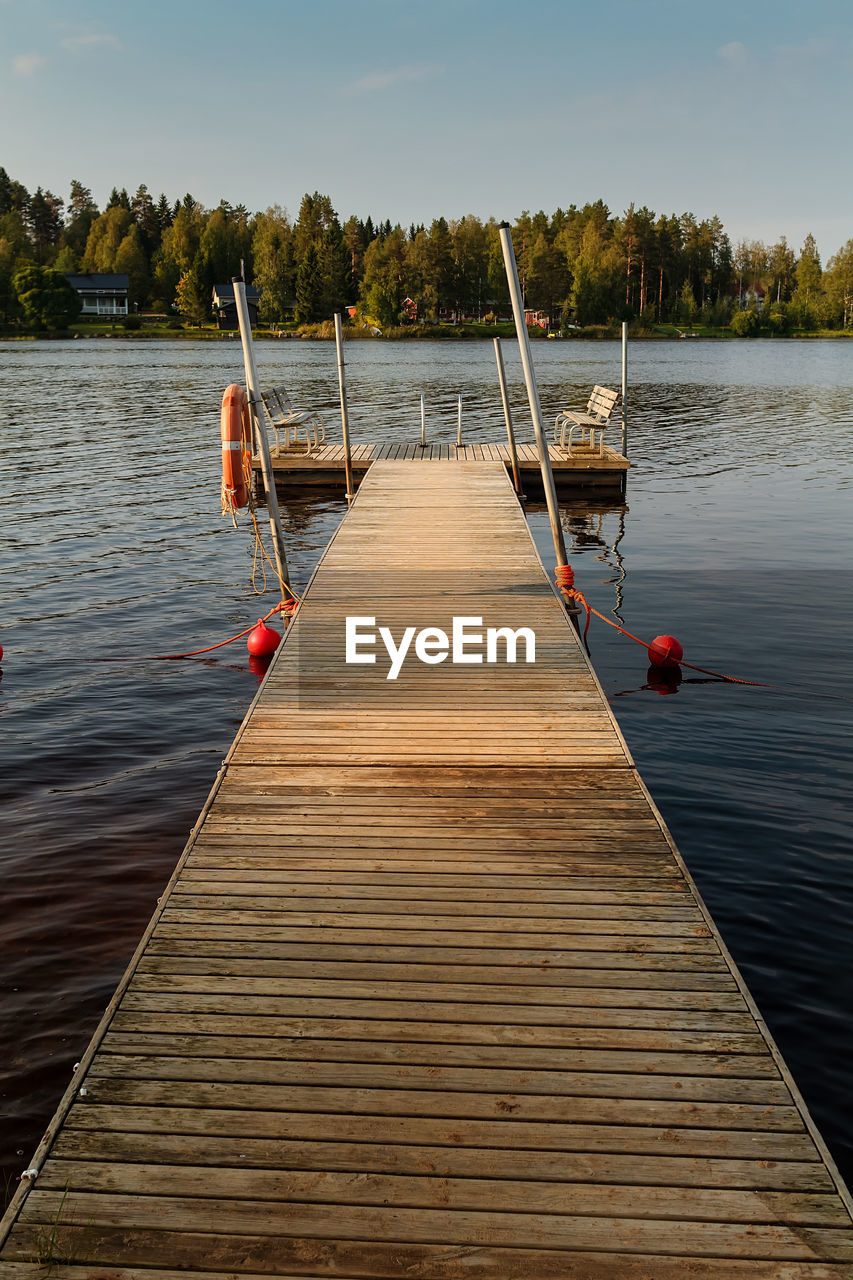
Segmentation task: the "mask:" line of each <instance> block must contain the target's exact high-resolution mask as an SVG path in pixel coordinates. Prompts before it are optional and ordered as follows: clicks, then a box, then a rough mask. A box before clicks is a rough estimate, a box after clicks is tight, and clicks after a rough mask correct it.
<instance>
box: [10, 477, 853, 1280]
mask: <svg viewBox="0 0 853 1280" xmlns="http://www.w3.org/2000/svg"><path fill="white" fill-rule="evenodd" d="M354 615H358V616H360V617H375V619H376V625H377V626H382V625H384V626H387V627H389V628H390V630H391V632H392V633H393V636H394V637H395V639H399V636H400V634H401V633H402V631H403V628H404V626H416V627H427V626H430V627H439V628H443V629H445V630H447V631H450V628H451V619H452V618H453V617H462V616H464V617H469V618H470V617H477V618H482V619H483V620H484V626H486V627H489V626H494V627H501V626H512V627H513V628H517V627H520V626H522V625H523V626H526V627H528V628H531V629H532V630H534V631H535V635H536V661H535V663H527V662H523V661H519V662H517V663H516V664H514V665H512V664H508V663H504V662H497V663H492V664H486V663H481V664H464V665H463V664H451V663H450V661H444V662H442V663H440V664H437V665H427V664H426V663H423V662H421V661H419V660H418V659H417V657H412V658H411V660H407V661H406V662H405V663H404V664H403V666H402V668H401V671H400V674H399V677H398V679H397V680H389V679H387V671H388V662H387V660H386V658H385V654H384V649H383V648H382V646H381V645H377V647H376V650H375V651H376V653H377V656H378V659H379V660H378V661H377V663H376V664H375V665H372V666H371V665H366V664H360V665H346V664H345V663H344V661H343V658H344V618H345V617H348V616H354ZM471 625H473V624H471ZM424 652H427V650H424ZM34 1163H35V1166H36V1167H38V1166H40V1172H39V1174H38V1177H37V1179H36V1180H35V1181H34V1182H33V1183H32V1184H31V1189H30V1190H29V1191H28V1193H24V1192H23V1191H22V1192H20V1193H19V1194H18V1196H17V1197H16V1199H15V1201H14V1202H13V1205H12V1208H11V1211H10V1213H9V1215H7V1219H6V1231H7V1234H6V1235H5V1236H2V1235H0V1239H3V1240H4V1243H3V1244H2V1248H0V1280H35V1277H37V1276H43V1275H45V1274H50V1275H51V1276H52V1277H55V1278H56V1280H63V1278H65V1280H72V1277H73V1280H84V1278H86V1280H96V1278H97V1280H177V1277H178V1276H182V1277H187V1276H189V1277H194V1278H195V1280H202V1277H204V1280H225V1277H229V1278H230V1280H234V1278H235V1277H241V1278H250V1277H251V1278H254V1280H258V1278H259V1277H261V1276H266V1277H268V1276H277V1277H280V1278H282V1277H284V1278H287V1280H295V1278H296V1277H315V1278H316V1277H323V1278H326V1280H328V1278H331V1277H334V1278H335V1280H370V1278H373V1280H380V1278H381V1280H404V1278H406V1280H411V1278H415V1280H459V1278H460V1277H464V1278H465V1280H569V1278H570V1277H571V1280H685V1278H686V1277H690V1278H691V1280H695V1278H696V1277H702V1278H704V1280H735V1278H737V1280H841V1278H842V1277H847V1278H849V1277H850V1276H851V1275H853V1221H852V1220H851V1215H850V1200H849V1196H848V1195H847V1193H846V1191H845V1190H844V1188H843V1186H842V1185H841V1184H840V1182H839V1181H838V1179H837V1175H836V1174H835V1171H834V1169H833V1166H832V1164H831V1161H830V1159H829V1157H828V1154H827V1152H826V1150H825V1148H824V1146H823V1144H822V1141H821V1139H820V1137H819V1136H818V1135H817V1134H816V1132H815V1130H814V1127H813V1125H812V1122H811V1121H810V1119H809V1118H808V1116H807V1114H806V1113H805V1110H804V1107H803V1104H802V1102H801V1100H800V1098H799V1095H798V1094H797V1092H796V1089H795V1087H794V1085H793V1082H792V1081H791V1078H790V1075H789V1073H788V1071H787V1069H786V1068H785V1066H784V1063H783V1062H782V1061H781V1059H780V1057H779V1055H778V1052H777V1051H776V1049H775V1048H774V1046H773V1045H772V1043H771V1042H770V1041H769V1039H768V1036H767V1033H766V1030H765V1028H764V1026H763V1024H762V1022H761V1019H760V1017H759V1016H758V1014H757V1011H756V1009H755V1007H754V1005H753V1003H752V1001H751V998H750V996H749V994H748V992H747V990H746V988H745V986H744V984H743V981H742V979H741V978H740V977H739V975H738V974H737V972H736V970H735V968H734V966H733V963H732V961H731V959H730V957H729V956H728V954H727V952H726V950H725V947H724V946H723V944H722V942H721V940H720V938H719V935H718V934H717V931H716V929H715V927H714V925H713V922H712V921H711V919H710V918H709V916H708V914H707V912H706V911H705V909H704V907H703V906H702V903H701V902H700V901H699V899H698V897H697V894H696V890H695V888H694V886H693V884H692V881H691V880H690V878H689V875H688V874H687V873H686V871H685V868H684V866H683V863H682V861H681V859H680V857H679V855H678V853H677V850H676V849H675V847H674V845H673V843H672V840H671V838H670V836H669V835H668V833H667V831H666V829H665V827H664V826H663V823H662V820H661V818H660V815H659V814H658V812H657V810H656V809H655V807H654V805H653V803H652V802H651V800H650V798H649V796H648V794H647V792H646V791H645V789H644V787H643V784H642V782H641V781H640V779H639V777H638V775H637V773H636V770H635V769H634V767H633V765H632V762H631V759H630V756H629V754H628V752H627V749H626V747H625V744H624V742H623V740H622V737H621V735H620V733H619V730H618V727H617V726H616V723H615V721H614V719H613V717H612V715H611V713H610V710H609V708H608V705H607V703H606V701H605V699H604V698H603V696H602V693H601V691H600V688H599V686H598V684H597V681H596V679H595V676H594V674H593V672H592V670H591V668H590V666H589V664H588V662H587V660H586V657H585V655H584V653H583V652H582V649H581V647H580V645H579V643H578V641H577V639H576V636H575V633H574V631H573V630H572V627H571V625H570V624H569V622H568V620H567V618H566V614H565V611H564V609H563V607H562V604H561V602H560V601H559V599H558V598H557V597H556V596H555V594H554V592H553V590H552V588H551V585H550V583H549V581H548V579H547V578H546V576H545V574H544V573H543V571H542V568H541V565H540V563H539V560H538V558H537V556H536V553H535V550H534V547H533V544H532V541H531V538H530V536H529V533H528V530H527V526H526V523H525V520H524V516H523V514H522V512H521V510H520V508H519V506H518V504H517V503H516V501H515V498H514V496H513V494H512V490H511V487H510V485H509V482H508V480H507V477H506V473H505V469H504V467H503V466H502V465H499V464H498V463H497V462H486V461H480V462H470V463H459V464H453V465H450V464H449V463H443V464H437V465H435V466H433V467H429V468H425V467H423V466H422V465H420V464H414V463H411V462H405V461H402V462H393V461H388V462H379V463H377V464H376V465H374V466H373V467H372V469H371V470H370V472H369V473H368V475H367V477H366V479H365V481H364V483H363V484H362V487H361V489H360V492H359V495H358V497H357V499H356V501H355V503H354V504H353V506H352V508H351V509H350V511H349V512H348V514H347V515H346V517H345V519H344V520H343V523H342V525H341V527H340V529H339V531H338V532H337V534H336V535H335V537H334V539H333V540H332V542H331V544H330V546H329V548H328V550H327V551H326V554H325V556H324V557H323V560H322V561H321V563H320V565H319V567H318V569H317V571H316V573H315V575H314V578H313V579H312V582H311V585H310V589H309V591H308V593H307V599H306V603H305V604H304V605H303V607H302V609H301V610H300V612H299V614H298V615H297V619H296V621H295V623H294V625H293V626H292V627H291V629H290V631H289V633H288V635H287V639H286V642H285V643H284V644H283V645H282V646H281V647H280V649H279V653H278V655H277V657H276V659H275V662H274V664H273V667H272V668H271V670H270V672H269V675H268V677H267V679H266V680H265V682H264V684H263V685H262V687H261V689H260V691H259V694H258V697H257V698H256V700H255V702H254V703H253V705H252V706H251V708H250V710H249V712H248V714H247V716H246V719H245V721H244V723H243V725H242V727H241V729H240V731H239V733H238V734H237V738H236V740H235V742H234V744H233V746H232V748H231V750H230V752H229V754H228V756H227V758H226V761H225V764H224V765H223V768H222V770H221V771H220V774H219V776H218V778H217V781H216V784H215V786H214V789H213V792H212V794H211V797H210V799H209V801H208V803H207V805H206V806H205V810H204V812H203V813H202V816H201V818H200V819H199V822H198V824H197V826H196V828H195V829H194V831H193V833H192V834H191V837H190V841H189V844H188V846H187V848H186V850H185V852H184V854H183V856H182V858H181V861H180V863H179V865H178V868H177V870H176V872H175V875H174V877H173V879H172V880H171V882H170V884H169V887H168V889H167V891H166V892H165V894H164V896H163V898H162V900H161V903H160V905H159V907H158V909H157V912H156V913H155V916H154V918H153V920H152V922H151V925H150V926H149V929H148V930H147V932H146V934H145V937H144V938H143V940H142V943H141V944H140V947H139V949H138V951H137V953H136V955H135V956H134V959H133V961H132V963H131V965H130V968H129V970H128V973H127V975H126V976H125V978H124V979H123V980H122V983H121V984H120V986H119V989H118V991H117V993H116V996H115V998H114V1000H113V1002H112V1004H111V1006H110V1008H109V1010H108V1011H107V1014H106V1016H105V1019H104V1022H103V1024H102V1026H101V1028H100V1029H99V1031H98V1032H97V1034H96V1036H95V1039H94V1041H93V1043H92V1045H91V1047H90V1049H89V1050H88V1051H87V1053H86V1055H85V1057H84V1059H83V1061H82V1063H81V1067H80V1070H79V1071H78V1072H77V1074H76V1076H75V1077H74V1081H73V1087H72V1088H71V1089H69V1092H68V1093H67V1095H66V1097H65V1098H64V1099H63V1102H62V1104H61V1105H60V1110H59V1112H58V1115H57V1117H56V1119H55V1121H54V1122H53V1123H52V1125H51V1126H50V1129H49V1132H48V1134H47V1136H46V1138H45V1141H44V1143H43V1144H42V1147H41V1148H40V1149H39V1151H38V1152H37V1155H36V1158H35V1162H34ZM48 1259H51V1260H52V1261H51V1262H50V1265H49V1270H48V1271H46V1270H45V1269H44V1266H42V1265H40V1263H46V1262H47V1260H48Z"/></svg>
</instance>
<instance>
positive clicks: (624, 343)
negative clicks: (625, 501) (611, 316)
mask: <svg viewBox="0 0 853 1280" xmlns="http://www.w3.org/2000/svg"><path fill="white" fill-rule="evenodd" d="M622 457H623V458H627V457H628V321H627V320H623V321H622Z"/></svg>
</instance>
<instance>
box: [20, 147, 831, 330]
mask: <svg viewBox="0 0 853 1280" xmlns="http://www.w3.org/2000/svg"><path fill="white" fill-rule="evenodd" d="M512 236H513V243H514V245H515V253H516V258H517V262H518V268H519V275H520V278H521V284H522V290H523V294H524V299H525V305H526V306H527V307H528V308H530V309H537V310H541V311H542V312H543V313H546V314H547V315H548V316H550V317H551V320H552V323H553V324H554V325H562V326H563V328H564V329H565V330H570V329H574V328H575V327H576V326H580V327H587V326H609V325H612V324H614V323H618V322H621V321H622V320H628V321H629V322H631V323H632V325H634V326H635V327H636V328H637V329H639V330H640V331H642V329H644V328H646V329H653V328H654V327H655V326H659V325H667V324H670V325H671V324H675V325H678V326H683V327H688V326H691V327H692V326H696V325H705V326H714V327H717V328H720V329H722V328H724V327H725V328H728V330H729V331H730V332H732V333H735V334H738V335H742V336H750V335H755V334H761V333H768V334H777V335H782V334H786V333H792V332H812V331H822V330H844V329H851V328H853V240H848V241H847V243H846V244H845V245H843V246H842V247H841V248H839V249H838V251H837V253H835V254H834V255H833V256H832V257H830V258H829V260H828V261H827V262H826V263H825V264H822V263H821V260H820V256H819V254H818V251H817V247H816V245H815V241H814V238H813V237H812V236H811V235H808V236H806V239H805V241H804V243H803V244H802V246H801V247H800V248H799V250H796V249H794V248H793V247H792V246H790V245H789V244H788V243H787V241H786V239H785V237H784V236H782V237H781V238H780V240H779V241H778V243H776V244H772V245H768V244H764V243H763V242H761V241H760V240H748V241H747V240H743V241H741V242H739V243H738V244H736V245H732V243H731V240H730V238H729V236H728V235H727V234H726V231H725V229H724V227H723V224H722V222H721V221H720V219H719V218H718V217H716V216H713V217H710V218H704V219H698V218H697V217H696V216H695V215H694V214H692V213H682V214H655V213H654V212H653V211H652V210H650V209H647V208H645V207H642V208H636V207H635V206H634V205H633V204H632V205H630V206H629V207H628V208H627V209H626V210H624V211H623V212H622V213H621V214H615V213H612V212H611V210H610V209H608V207H607V205H606V204H605V203H604V202H603V201H602V200H597V201H595V203H593V204H585V205H584V206H583V207H582V208H578V207H577V206H576V205H574V204H571V205H569V207H568V208H567V209H556V210H555V211H554V212H553V213H551V214H546V213H544V212H542V211H540V212H538V213H533V214H531V213H529V212H524V213H522V214H520V215H519V216H518V217H517V218H516V219H515V222H514V223H513V224H512ZM241 262H242V263H243V264H244V267H245V278H246V280H247V281H248V282H249V283H253V284H254V285H255V286H256V287H257V288H258V289H259V290H260V291H261V307H260V319H261V321H262V322H264V323H267V324H270V325H280V324H283V323H285V322H286V321H295V322H296V323H297V324H303V325H305V324H311V323H314V322H318V321H323V320H328V319H329V318H330V317H331V315H332V314H333V313H334V312H335V311H339V310H342V309H343V308H345V307H353V306H355V307H356V308H357V309H358V318H359V320H362V321H364V320H367V319H369V320H370V321H371V322H372V323H375V324H378V325H382V326H397V325H401V324H405V323H407V322H409V323H411V322H412V321H413V319H414V318H415V317H416V318H417V321H418V322H422V323H437V322H439V321H441V320H448V319H463V318H464V319H470V320H473V321H486V322H490V321H494V320H495V319H496V318H497V317H499V316H500V317H503V316H508V315H509V298H508V293H507V285H506V277H505V274H504V267H503V259H502V255H501V249H500V241H499V235H498V222H497V221H496V220H495V219H494V218H490V219H489V220H488V221H483V220H481V219H480V218H478V217H474V216H467V217H463V218H458V219H446V218H443V217H442V218H436V219H435V220H434V221H432V222H431V224H430V225H429V226H428V227H427V226H425V225H423V224H421V225H412V226H410V227H408V228H404V227H401V226H399V225H394V226H392V225H391V222H390V220H386V221H385V222H382V221H378V222H374V221H373V219H372V218H371V217H369V216H368V217H367V218H365V219H363V220H362V219H361V218H359V217H357V216H355V215H352V216H350V217H349V218H347V219H346V220H345V221H341V218H340V217H339V215H338V213H337V212H336V210H335V209H334V208H333V206H332V202H331V200H330V199H329V197H328V196H326V195H321V194H320V193H319V192H314V193H313V195H308V194H306V195H305V196H304V197H303V199H302V202H301V205H300V208H299V213H298V216H297V217H296V218H295V220H294V219H292V218H291V217H289V216H288V214H287V213H286V212H285V211H284V210H283V209H282V208H280V207H279V206H278V205H274V206H272V207H271V208H268V209H266V210H264V211H263V212H261V213H250V212H249V211H248V210H247V209H246V208H245V207H244V206H242V205H236V206H234V205H231V204H229V203H228V202H226V201H224V200H223V201H221V202H220V203H219V204H218V205H217V206H216V208H214V209H205V208H204V207H203V206H202V204H201V203H200V202H199V201H197V200H195V199H194V198H193V196H192V195H189V194H187V195H185V196H184V198H183V199H182V200H176V201H175V202H174V203H172V202H170V201H169V200H168V199H167V197H166V196H165V195H160V196H159V198H157V199H155V198H154V197H153V196H152V195H151V194H150V192H149V190H148V188H147V187H146V186H145V185H140V186H139V187H138V188H137V190H136V192H135V194H133V195H132V196H131V195H129V194H128V192H127V191H126V190H124V189H122V190H121V191H119V190H115V189H114V190H113V191H112V193H111V195H110V198H109V200H108V202H107V205H106V208H105V209H103V210H101V209H99V208H98V206H97V204H96V203H95V201H94V200H93V198H92V192H91V191H90V190H89V188H87V187H85V186H84V185H83V184H82V183H81V182H78V181H76V180H75V181H73V182H72V183H71V190H70V193H69V196H68V200H67V201H66V200H64V199H63V198H61V197H59V196H56V195H54V194H53V193H52V192H51V191H49V190H46V189H45V190H43V189H42V188H41V187H39V188H38V189H37V190H36V191H34V192H32V193H31V192H29V191H27V189H26V187H25V186H24V185H23V184H22V183H20V182H17V181H15V179H13V178H11V177H10V176H9V175H8V174H7V172H6V171H5V169H3V168H0V325H2V327H3V329H4V331H6V332H10V331H14V330H15V329H16V328H18V329H26V328H27V327H29V328H33V327H35V328H37V329H38V328H41V329H52V328H62V327H63V325H67V324H68V323H71V322H72V321H73V320H74V318H75V317H76V314H77V310H78V309H79V308H77V307H76V294H74V291H73V290H71V288H70V286H69V285H68V284H67V281H65V279H64V274H63V273H77V272H99V273H100V272H106V273H121V274H126V275H127V276H128V277H129V280H130V301H131V304H132V309H133V310H134V311H135V312H139V313H149V314H152V313H153V314H160V315H162V316H163V317H169V316H171V317H174V318H175V319H176V320H177V321H178V323H181V322H186V323H187V324H193V325H205V324H209V323H211V322H212V314H211V294H212V289H213V285H214V284H223V283H227V282H229V281H230V280H231V279H232V277H234V276H235V275H238V274H239V272H240V265H241ZM72 295H73V296H72ZM128 321H129V322H135V323H139V319H138V316H136V315H134V316H131V317H128Z"/></svg>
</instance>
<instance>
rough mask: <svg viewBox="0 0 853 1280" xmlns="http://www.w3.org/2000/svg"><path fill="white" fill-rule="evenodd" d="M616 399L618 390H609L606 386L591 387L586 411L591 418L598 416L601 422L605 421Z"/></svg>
mask: <svg viewBox="0 0 853 1280" xmlns="http://www.w3.org/2000/svg"><path fill="white" fill-rule="evenodd" d="M618 399H619V392H618V391H610V390H609V389H608V388H607V387H593V389H592V395H591V396H590V397H589V403H588V404H587V406H586V411H587V413H588V414H589V416H590V417H591V418H598V419H599V421H601V422H607V421H608V420H609V418H610V415H611V413H612V412H613V410H614V408H615V406H616V401H617V400H618Z"/></svg>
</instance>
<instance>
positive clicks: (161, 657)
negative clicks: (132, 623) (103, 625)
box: [86, 598, 300, 662]
mask: <svg viewBox="0 0 853 1280" xmlns="http://www.w3.org/2000/svg"><path fill="white" fill-rule="evenodd" d="M299 603H300V602H299V601H298V600H297V599H295V598H294V599H293V600H281V601H279V603H278V604H275V605H273V607H272V608H271V609H270V611H269V613H265V614H264V616H263V617H262V618H259V619H258V622H266V621H268V619H269V618H271V617H272V616H273V614H274V613H281V614H283V615H284V617H286V618H292V617H293V615H294V614H295V613H296V610H297V609H298V608H299ZM257 625H258V623H257V622H255V623H253V624H252V626H251V627H247V628H246V630H245V631H238V632H237V634H236V636H229V637H228V639H227V640H220V641H219V643H218V644H209V645H206V646H205V648H204V649H190V650H189V651H188V652H187V653H143V654H124V655H123V656H120V657H115V658H88V659H86V661H88V662H128V661H131V660H133V661H135V662H177V661H178V660H179V659H180V658H197V657H198V656H199V655H200V654H202V653H212V652H213V650H214V649H224V647H225V646H226V645H227V644H233V643H234V641H235V640H242V638H243V636H247V635H248V634H249V632H250V631H254V629H255V627H256V626H257Z"/></svg>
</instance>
